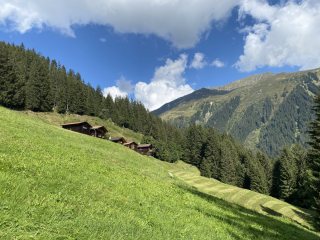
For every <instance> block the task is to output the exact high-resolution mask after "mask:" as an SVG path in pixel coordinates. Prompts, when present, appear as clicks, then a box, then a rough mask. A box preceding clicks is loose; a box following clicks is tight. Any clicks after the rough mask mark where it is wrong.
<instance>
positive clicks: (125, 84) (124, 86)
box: [103, 76, 134, 99]
mask: <svg viewBox="0 0 320 240" xmlns="http://www.w3.org/2000/svg"><path fill="white" fill-rule="evenodd" d="M133 89H134V87H133V86H132V84H131V81H128V80H126V79H125V78H124V77H123V76H121V77H120V79H118V80H117V81H116V86H112V87H108V88H105V89H104V90H103V95H104V96H105V97H106V96H107V95H108V94H110V95H111V97H112V98H113V99H115V98H116V97H126V96H128V95H129V94H130V93H132V91H133Z"/></svg>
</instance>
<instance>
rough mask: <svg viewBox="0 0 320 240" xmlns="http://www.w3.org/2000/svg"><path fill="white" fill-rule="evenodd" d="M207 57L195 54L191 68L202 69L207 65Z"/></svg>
mask: <svg viewBox="0 0 320 240" xmlns="http://www.w3.org/2000/svg"><path fill="white" fill-rule="evenodd" d="M204 58H205V56H204V54H203V53H200V52H197V53H195V54H194V57H193V60H192V62H191V64H190V68H194V69H202V68H204V67H205V66H206V65H207V62H206V61H205V60H204Z"/></svg>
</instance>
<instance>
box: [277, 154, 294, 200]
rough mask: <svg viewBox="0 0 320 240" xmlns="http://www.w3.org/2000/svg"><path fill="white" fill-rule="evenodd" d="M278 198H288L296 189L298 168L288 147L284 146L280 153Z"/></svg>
mask: <svg viewBox="0 0 320 240" xmlns="http://www.w3.org/2000/svg"><path fill="white" fill-rule="evenodd" d="M279 161H280V185H279V189H280V198H281V199H283V200H289V199H290V198H291V196H292V194H293V193H294V192H295V190H296V183H297V175H298V169H297V165H296V162H295V158H294V155H293V153H292V151H291V150H290V148H284V149H283V150H282V153H281V155H280V159H279Z"/></svg>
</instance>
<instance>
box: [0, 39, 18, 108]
mask: <svg viewBox="0 0 320 240" xmlns="http://www.w3.org/2000/svg"><path fill="white" fill-rule="evenodd" d="M16 57H17V56H16V54H15V53H14V52H12V51H11V53H10V49H8V48H7V47H5V46H4V45H2V44H1V46H0V104H2V105H4V106H6V107H10V108H23V107H24V79H23V75H22V73H21V72H19V71H18V70H19V67H18V66H17V63H18V62H17V61H15V60H16V59H15V58H16ZM20 64H22V63H21V62H20Z"/></svg>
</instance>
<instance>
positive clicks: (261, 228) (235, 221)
mask: <svg viewBox="0 0 320 240" xmlns="http://www.w3.org/2000/svg"><path fill="white" fill-rule="evenodd" d="M177 187H179V188H181V189H183V190H184V191H186V192H189V193H192V194H194V195H197V196H199V197H201V198H202V199H204V200H206V201H207V202H209V203H214V204H215V205H218V206H219V207H220V208H221V209H222V210H224V211H226V214H223V215H221V214H218V213H216V212H215V211H213V210H212V209H208V208H205V207H201V206H197V207H194V210H196V211H198V212H200V213H201V214H203V215H205V216H206V217H208V218H214V219H216V220H218V221H221V222H223V223H227V224H228V225H229V226H230V228H228V229H227V231H228V232H229V234H230V236H231V237H232V238H234V239H239V240H240V239H248V237H249V239H287V240H294V239H297V240H316V239H317V240H319V239H320V236H319V235H317V234H316V233H314V232H311V231H308V230H307V229H305V228H303V227H299V226H297V225H295V224H293V223H290V222H284V221H280V220H278V219H276V218H273V217H269V216H265V215H262V214H259V213H256V212H254V211H251V210H249V209H246V208H243V207H241V206H238V205H236V204H232V203H227V202H226V201H224V200H221V199H218V198H216V197H214V196H211V195H209V194H206V193H203V192H200V191H198V190H197V189H195V188H193V187H189V186H186V185H182V184H177ZM231 209H232V214H230V213H228V212H230V210H231ZM266 211H269V212H270V210H269V209H266ZM272 211H273V210H272ZM272 215H274V211H273V212H272ZM277 215H279V213H277Z"/></svg>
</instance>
